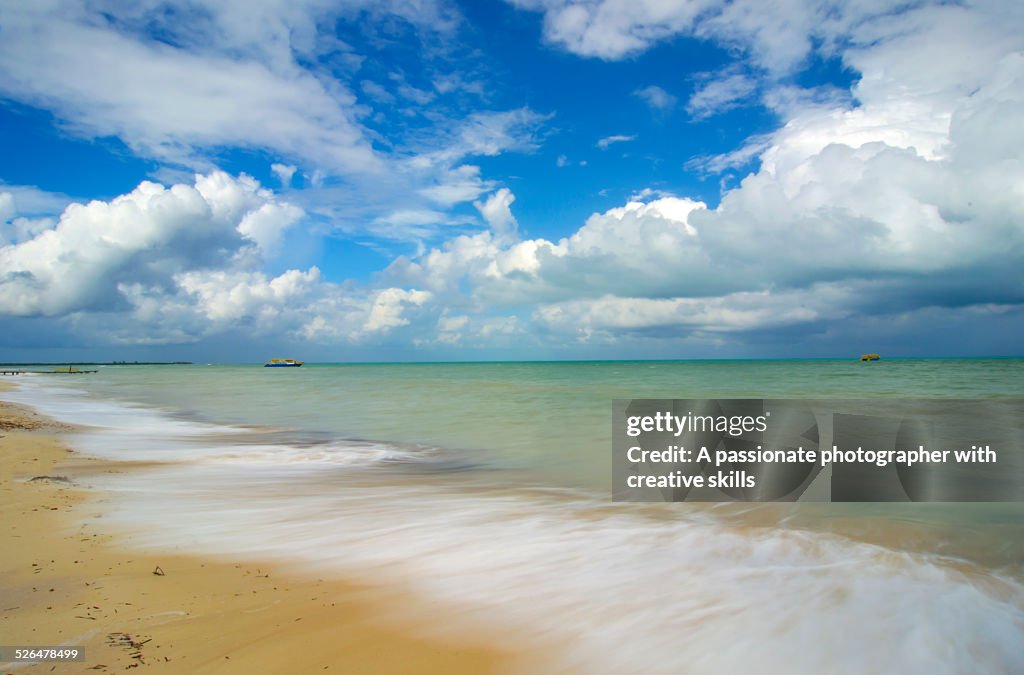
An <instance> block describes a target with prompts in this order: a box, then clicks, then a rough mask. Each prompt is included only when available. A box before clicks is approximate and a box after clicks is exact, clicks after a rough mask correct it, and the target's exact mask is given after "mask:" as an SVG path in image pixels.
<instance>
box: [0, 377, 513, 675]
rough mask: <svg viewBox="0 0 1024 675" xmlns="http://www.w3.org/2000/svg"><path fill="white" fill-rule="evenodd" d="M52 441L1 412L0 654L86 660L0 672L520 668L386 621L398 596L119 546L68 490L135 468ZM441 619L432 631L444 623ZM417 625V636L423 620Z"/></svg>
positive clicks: (38, 427)
mask: <svg viewBox="0 0 1024 675" xmlns="http://www.w3.org/2000/svg"><path fill="white" fill-rule="evenodd" d="M4 384H5V383H3V382H0V390H2V387H3V385H4ZM7 386H10V385H9V384H8V385H7ZM61 430H62V429H61V428H60V426H59V425H56V424H55V423H53V422H52V421H50V420H46V419H45V418H42V417H40V416H39V415H36V414H34V413H33V412H32V411H29V410H26V409H24V408H21V407H19V406H16V405H13V404H10V403H2V402H0V523H2V528H3V532H4V541H5V544H4V546H3V555H2V556H0V644H2V645H40V646H42V645H67V646H71V645H75V646H82V647H84V648H85V654H86V660H85V661H84V662H81V663H64V664H57V665H56V667H54V664H52V663H39V664H31V665H25V664H10V663H0V672H5V673H6V672H18V673H22V672H28V673H34V672H40V673H44V672H45V673H49V672H57V673H62V672H115V671H123V670H126V669H133V668H136V667H138V668H147V669H149V668H152V669H154V670H159V671H161V672H173V673H312V672H324V671H326V672H343V673H461V672H465V673H488V672H507V671H508V670H509V669H510V668H511V667H512V665H513V663H514V662H515V663H518V665H523V664H522V662H521V661H519V660H518V659H513V658H512V656H511V655H510V654H507V653H503V651H502V650H501V649H500V648H497V647H495V646H494V645H484V644H480V643H479V641H477V643H472V642H467V643H465V644H454V643H452V642H451V641H445V642H442V641H439V640H438V639H437V638H436V637H427V631H420V630H417V629H416V625H415V623H410V622H405V621H404V619H403V620H400V623H401V624H404V625H400V623H396V620H395V619H394V616H395V614H396V611H395V609H396V607H401V603H402V602H403V598H402V597H399V596H400V595H401V593H400V592H396V591H394V590H392V591H387V592H385V591H384V590H382V589H379V588H373V587H372V586H369V585H366V584H355V583H346V582H340V581H337V580H333V579H331V580H319V579H315V578H303V577H301V576H299V575H297V574H295V573H293V572H288V571H285V570H282V569H280V568H279V566H275V565H267V564H261V563H259V562H253V561H242V560H239V561H235V562H233V563H226V562H223V561H214V560H208V559H203V558H201V557H196V556H185V555H179V556H174V555H166V554H162V553H154V552H145V551H141V552H140V551H139V550H136V549H135V548H129V547H127V546H125V545H124V543H123V542H119V541H118V540H114V539H112V538H111V537H110V536H109V535H106V534H103V533H101V532H100V531H99V528H98V527H97V524H98V521H96V520H95V519H96V518H98V517H101V515H102V512H101V508H100V507H101V505H102V504H101V501H102V495H98V494H96V493H94V492H86V491H83V490H81V489H79V488H76V483H83V482H84V483H87V482H88V475H89V474H90V473H91V472H95V471H123V470H131V469H125V468H124V467H122V466H121V465H117V464H111V463H108V462H100V461H98V460H93V459H91V458H88V457H83V456H81V455H78V454H76V453H73V452H71V450H69V449H68V448H67V447H66V446H65V445H64V444H63V443H62V442H61V441H60V439H58V438H55V437H53V436H49V435H45V434H47V433H48V432H50V433H52V432H59V431H61ZM43 477H48V478H43ZM65 479H66V480H65ZM405 600H408V598H405ZM441 612H442V610H437V612H436V614H438V616H434V617H433V619H432V621H431V622H432V623H441V624H443V623H444V620H445V617H444V616H443V615H441ZM384 617H391V618H389V619H385V618H384ZM410 621H412V620H410ZM414 621H415V622H418V623H419V624H420V626H421V627H423V626H422V624H423V622H424V616H423V614H422V613H421V612H417V614H416V618H415V620H414Z"/></svg>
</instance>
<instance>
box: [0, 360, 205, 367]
mask: <svg viewBox="0 0 1024 675" xmlns="http://www.w3.org/2000/svg"><path fill="white" fill-rule="evenodd" d="M191 365H192V362H191V361H48V362H46V363H0V366H191Z"/></svg>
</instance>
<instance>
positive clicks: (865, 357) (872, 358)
mask: <svg viewBox="0 0 1024 675" xmlns="http://www.w3.org/2000/svg"><path fill="white" fill-rule="evenodd" d="M880 358H882V357H881V356H879V355H878V354H861V355H860V360H861V361H877V360H878V359H880Z"/></svg>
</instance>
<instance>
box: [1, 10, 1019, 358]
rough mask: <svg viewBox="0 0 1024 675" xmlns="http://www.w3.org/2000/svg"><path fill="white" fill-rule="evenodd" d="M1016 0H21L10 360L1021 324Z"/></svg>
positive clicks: (15, 60) (848, 345) (4, 137)
mask: <svg viewBox="0 0 1024 675" xmlns="http://www.w3.org/2000/svg"><path fill="white" fill-rule="evenodd" d="M1022 35H1024V10H1022V9H1021V8H1020V6H1019V3H1012V2H997V1H991V2H963V3H947V2H943V3H938V2H936V3H931V2H902V3H895V2H870V3H858V6H856V7H851V6H849V3H838V2H827V1H822V0H786V1H785V2H779V3H772V4H771V6H765V4H764V3H758V2H753V1H752V0H747V1H743V0H734V1H732V2H719V1H717V0H685V1H684V0H631V1H630V2H625V1H623V0H586V1H583V0H507V1H505V2H499V1H494V2H472V3H469V2H454V1H449V0H418V1H416V2H401V1H399V0H394V1H384V2H369V1H367V0H347V1H345V2H336V1H335V2H327V1H324V0H291V1H289V2H284V1H278V0H265V1H263V2H233V1H223V2H212V1H211V2H205V1H189V2H185V1H184V0H146V1H145V2H140V3H133V4H132V5H131V6H130V7H129V6H126V5H125V4H124V3H120V2H112V1H111V2H104V1H90V2H86V1H85V0H77V1H76V0H63V1H52V2H37V3H31V4H30V5H28V6H26V3H17V2H0V320H2V321H3V323H4V325H5V326H6V330H5V331H3V335H0V360H22V359H53V360H62V359H87V358H89V359H93V358H95V359H108V358H109V359H115V358H116V359H123V358H140V359H148V358H161V359H172V358H173V359H178V358H181V359H191V360H261V359H263V358H265V357H268V356H271V355H281V354H284V353H287V355H294V356H297V357H304V358H308V359H310V360H346V359H353V360H390V359H399V360H407V359H415V360H431V359H508V358H511V359H533V358H537V359H548V358H556V359H557V358H651V357H653V358H729V357H787V356H850V355H853V356H856V355H857V354H859V353H861V352H864V351H878V352H881V353H885V354H906V355H989V354H998V355H1006V354H1019V344H1020V337H1021V335H1022V327H1024V322H1022V319H1024V316H1022V311H1021V303H1022V301H1024V291H1022V288H1024V286H1022V284H1021V281H1022V275H1021V272H1020V270H1021V269H1022V265H1021V263H1022V262H1024V236H1022V233H1024V227H1022V223H1024V191H1022V188H1021V186H1022V185H1024V165H1022V160H1021V158H1022V157H1024V125H1021V124H1020V120H1021V119H1024V38H1022V37H1021V36H1022Z"/></svg>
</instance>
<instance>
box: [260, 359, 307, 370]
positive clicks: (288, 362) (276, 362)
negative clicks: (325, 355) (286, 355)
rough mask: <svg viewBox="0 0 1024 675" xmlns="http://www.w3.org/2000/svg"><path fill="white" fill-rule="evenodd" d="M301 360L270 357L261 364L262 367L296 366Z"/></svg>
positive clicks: (299, 364)
mask: <svg viewBox="0 0 1024 675" xmlns="http://www.w3.org/2000/svg"><path fill="white" fill-rule="evenodd" d="M302 363H303V362H302V361H296V360H295V359H270V360H269V361H267V362H266V363H264V364H263V367H264V368H298V367H299V366H301V365H302Z"/></svg>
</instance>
